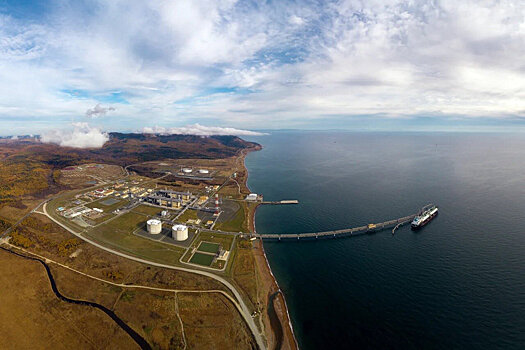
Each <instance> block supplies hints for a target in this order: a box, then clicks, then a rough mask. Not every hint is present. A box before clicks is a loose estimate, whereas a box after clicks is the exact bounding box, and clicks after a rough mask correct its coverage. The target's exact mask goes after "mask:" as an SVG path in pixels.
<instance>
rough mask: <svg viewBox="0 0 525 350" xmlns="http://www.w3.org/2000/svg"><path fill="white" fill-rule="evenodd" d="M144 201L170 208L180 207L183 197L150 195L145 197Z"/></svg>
mask: <svg viewBox="0 0 525 350" xmlns="http://www.w3.org/2000/svg"><path fill="white" fill-rule="evenodd" d="M144 201H145V202H148V203H152V204H155V205H160V206H163V207H168V208H180V207H181V206H182V199H179V198H170V197H164V196H156V195H150V196H147V197H146V198H144Z"/></svg>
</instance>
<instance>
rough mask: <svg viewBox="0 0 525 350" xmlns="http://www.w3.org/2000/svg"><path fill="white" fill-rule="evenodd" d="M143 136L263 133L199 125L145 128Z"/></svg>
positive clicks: (258, 134) (255, 134) (256, 134)
mask: <svg viewBox="0 0 525 350" xmlns="http://www.w3.org/2000/svg"><path fill="white" fill-rule="evenodd" d="M142 132H143V133H145V134H163V135H165V134H178V135H197V136H213V135H234V136H261V135H265V134H264V133H261V132H257V131H251V130H243V129H235V128H223V127H219V126H204V125H200V124H193V125H187V126H183V127H176V128H165V127H162V126H155V127H145V128H143V129H142Z"/></svg>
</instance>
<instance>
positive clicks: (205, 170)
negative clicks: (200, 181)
mask: <svg viewBox="0 0 525 350" xmlns="http://www.w3.org/2000/svg"><path fill="white" fill-rule="evenodd" d="M209 172H210V171H209V170H208V169H199V173H201V174H208V173H209Z"/></svg>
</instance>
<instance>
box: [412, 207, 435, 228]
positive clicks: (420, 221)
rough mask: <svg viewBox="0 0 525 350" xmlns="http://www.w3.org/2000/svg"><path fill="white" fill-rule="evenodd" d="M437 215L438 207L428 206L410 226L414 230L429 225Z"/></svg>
mask: <svg viewBox="0 0 525 350" xmlns="http://www.w3.org/2000/svg"><path fill="white" fill-rule="evenodd" d="M437 214H438V207H436V206H435V205H431V206H427V207H425V208H424V209H423V211H422V212H421V213H420V214H419V215H417V216H416V217H415V218H414V220H412V224H411V225H410V226H411V227H412V229H413V230H416V229H418V228H421V227H423V226H425V225H426V224H428V223H429V222H430V220H432V219H433V218H434V217H435V216H436V215H437Z"/></svg>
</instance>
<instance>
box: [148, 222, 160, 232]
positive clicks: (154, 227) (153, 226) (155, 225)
mask: <svg viewBox="0 0 525 350" xmlns="http://www.w3.org/2000/svg"><path fill="white" fill-rule="evenodd" d="M147 224H148V233H150V234H152V235H158V234H159V233H160V232H161V231H162V222H161V221H160V220H157V219H150V220H148V221H147Z"/></svg>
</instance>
